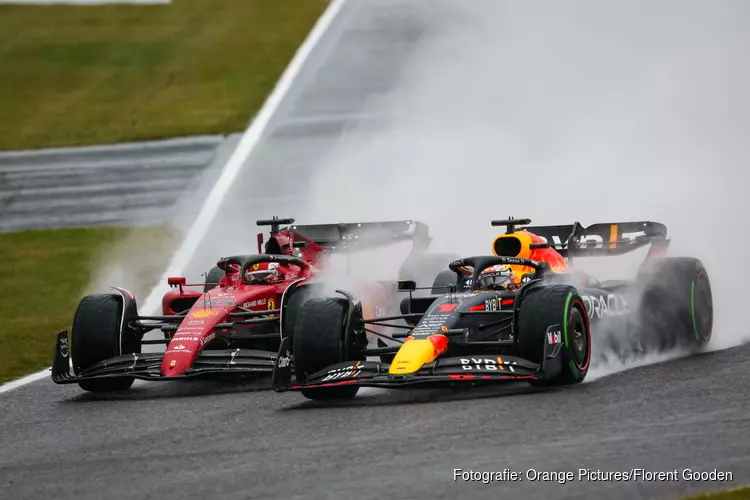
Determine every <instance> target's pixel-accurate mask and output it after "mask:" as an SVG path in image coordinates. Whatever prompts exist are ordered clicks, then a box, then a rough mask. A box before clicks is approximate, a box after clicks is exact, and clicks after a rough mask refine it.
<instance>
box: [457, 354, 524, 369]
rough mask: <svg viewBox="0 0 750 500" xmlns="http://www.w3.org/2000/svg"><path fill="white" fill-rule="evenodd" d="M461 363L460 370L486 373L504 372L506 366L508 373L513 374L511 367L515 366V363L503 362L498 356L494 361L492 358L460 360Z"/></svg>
mask: <svg viewBox="0 0 750 500" xmlns="http://www.w3.org/2000/svg"><path fill="white" fill-rule="evenodd" d="M460 361H461V368H462V369H463V370H464V371H488V372H496V371H499V370H505V366H504V365H507V366H508V368H509V369H510V371H512V372H515V370H514V369H513V365H516V364H517V363H516V362H515V361H510V362H508V361H503V359H502V358H501V357H500V356H498V357H497V358H495V359H492V358H460Z"/></svg>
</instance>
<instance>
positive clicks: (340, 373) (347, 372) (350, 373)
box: [321, 361, 362, 382]
mask: <svg viewBox="0 0 750 500" xmlns="http://www.w3.org/2000/svg"><path fill="white" fill-rule="evenodd" d="M360 363H361V361H357V364H355V365H352V366H347V367H344V368H335V369H333V370H329V371H328V374H327V375H326V376H325V377H323V380H321V382H326V381H329V380H336V379H340V378H348V377H356V376H357V375H359V374H360V373H361V372H362V369H360V368H358V367H359V364H360Z"/></svg>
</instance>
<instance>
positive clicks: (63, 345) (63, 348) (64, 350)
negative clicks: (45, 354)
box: [60, 337, 70, 358]
mask: <svg viewBox="0 0 750 500" xmlns="http://www.w3.org/2000/svg"><path fill="white" fill-rule="evenodd" d="M69 353H70V347H68V339H67V338H65V337H63V338H61V339H60V354H62V355H63V357H64V358H67V357H68V354H69Z"/></svg>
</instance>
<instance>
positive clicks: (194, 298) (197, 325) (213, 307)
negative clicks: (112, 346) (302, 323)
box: [161, 230, 389, 377]
mask: <svg viewBox="0 0 750 500" xmlns="http://www.w3.org/2000/svg"><path fill="white" fill-rule="evenodd" d="M300 241H304V242H305V243H304V247H301V246H299V244H298V245H295V244H294V243H295V242H300ZM262 243H263V240H262V234H259V235H258V246H259V248H258V249H259V253H260V251H262V250H263V248H262ZM265 253H267V254H268V253H273V254H275V255H279V254H280V255H290V256H295V257H298V258H300V259H302V260H303V261H305V262H306V263H307V264H308V266H309V267H307V268H302V267H299V266H295V265H289V266H285V265H281V264H279V265H278V268H277V271H278V277H277V279H274V280H272V281H266V282H264V284H247V283H245V282H244V280H242V279H240V276H239V267H238V266H236V265H231V266H229V267H227V269H226V270H225V273H226V274H225V275H224V277H223V278H222V279H221V281H219V283H218V286H216V287H215V288H213V289H211V290H209V291H208V292H206V293H203V292H202V291H200V290H198V289H195V288H193V289H191V288H189V287H191V286H193V287H203V286H204V285H205V283H200V284H193V285H187V284H185V282H184V279H183V278H171V279H170V285H172V286H173V287H174V289H173V290H171V291H169V292H167V293H166V294H165V295H164V297H163V298H162V314H163V315H165V316H173V315H177V314H179V313H180V312H183V311H184V310H185V309H186V307H184V305H186V304H188V303H189V304H192V306H191V307H190V310H189V312H188V313H187V314H186V315H185V319H184V320H183V321H182V323H181V324H180V325H179V327H178V328H177V330H176V331H175V332H174V334H173V335H172V337H171V339H170V340H169V344H168V345H167V349H166V351H165V353H164V358H163V360H162V363H161V373H162V375H164V376H165V377H177V376H181V375H184V373H185V371H186V370H188V369H189V368H190V367H191V366H193V363H194V362H195V359H196V357H197V356H198V355H199V354H200V352H201V351H202V350H203V349H205V348H206V347H207V346H209V345H210V344H211V343H213V342H216V341H217V340H219V341H221V340H222V339H221V336H227V335H229V333H230V332H231V331H232V330H231V329H228V328H225V329H223V328H221V327H219V328H217V325H220V324H221V323H224V322H226V321H228V317H229V314H230V313H232V312H236V311H238V308H239V307H242V308H243V309H245V310H250V311H268V310H277V309H279V308H280V307H281V301H282V296H283V294H284V292H285V291H286V289H287V288H288V287H289V286H290V285H291V284H292V283H295V282H297V281H299V280H301V279H307V278H312V277H314V276H315V275H316V274H318V273H319V272H320V266H321V265H323V264H324V263H325V260H326V259H325V255H326V254H327V253H328V250H326V249H325V248H324V247H322V246H320V245H318V244H316V243H315V242H314V241H312V240H310V239H309V238H306V237H305V236H303V235H301V234H299V233H297V232H294V231H289V230H283V231H279V232H276V233H272V234H271V237H270V239H269V242H268V243H267V244H266V248H265ZM269 264H270V263H261V264H256V265H254V266H252V267H251V268H250V269H249V271H262V270H266V269H268V266H269ZM305 285H307V283H305V284H304V285H302V286H305ZM355 289H356V290H357V291H358V295H359V296H362V297H365V298H366V300H365V301H364V304H366V306H365V311H364V312H365V314H366V315H368V316H369V317H377V316H382V315H384V314H385V310H386V307H387V304H388V300H389V293H388V291H387V290H386V289H385V287H383V286H382V285H377V284H372V283H369V284H362V286H357V287H355ZM181 305H182V307H180V306H181ZM271 316H272V317H275V316H276V314H273V315H271ZM261 325H262V324H250V325H238V326H235V328H234V330H235V331H238V332H240V331H241V330H240V328H241V329H242V330H244V331H245V332H248V331H251V330H256V331H257V330H259V329H260V328H262V326H261ZM375 329H377V328H375ZM221 345H222V346H223V347H224V348H226V347H230V343H229V342H221Z"/></svg>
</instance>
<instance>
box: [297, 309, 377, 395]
mask: <svg viewBox="0 0 750 500" xmlns="http://www.w3.org/2000/svg"><path fill="white" fill-rule="evenodd" d="M348 312H349V304H348V302H347V301H346V300H345V299H339V298H314V299H309V300H307V302H305V304H304V305H303V306H302V308H301V309H300V312H299V317H298V319H297V324H296V326H295V339H294V340H295V341H294V349H293V351H292V352H293V353H294V370H295V375H296V377H297V382H298V383H301V384H304V383H306V382H307V377H308V375H312V374H314V373H317V372H319V371H320V370H323V369H325V368H326V367H328V366H330V365H334V364H336V363H342V362H344V361H356V360H355V359H353V357H352V356H351V355H350V353H349V352H348V351H350V350H351V349H350V348H348V346H346V345H344V332H345V329H346V323H347V319H348ZM361 358H362V359H361V360H362V361H364V356H362V357H361ZM358 391H359V387H353V386H338V387H323V388H315V389H303V390H302V395H303V396H305V397H306V398H308V399H321V400H328V399H347V398H353V397H354V396H355V395H356V394H357V392H358Z"/></svg>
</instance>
